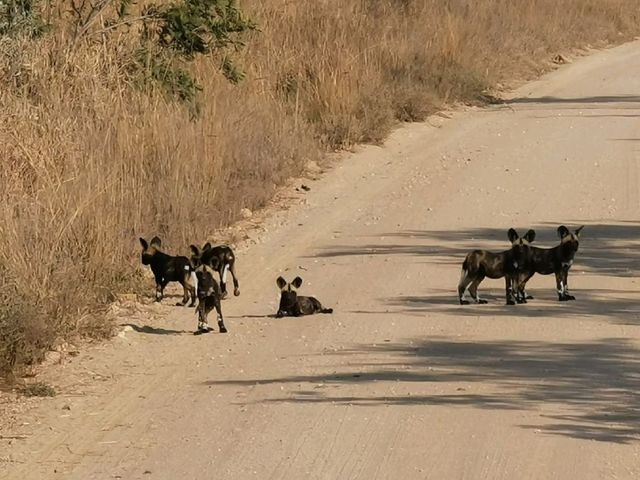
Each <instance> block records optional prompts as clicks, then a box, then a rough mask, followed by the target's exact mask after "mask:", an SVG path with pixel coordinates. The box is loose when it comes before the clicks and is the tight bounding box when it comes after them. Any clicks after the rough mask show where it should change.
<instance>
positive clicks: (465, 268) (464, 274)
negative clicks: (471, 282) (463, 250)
mask: <svg viewBox="0 0 640 480" xmlns="http://www.w3.org/2000/svg"><path fill="white" fill-rule="evenodd" d="M468 273H469V257H467V258H465V259H464V262H462V271H461V272H460V281H459V282H458V285H460V284H461V283H462V282H463V280H464V279H465V278H466V277H467V274H468Z"/></svg>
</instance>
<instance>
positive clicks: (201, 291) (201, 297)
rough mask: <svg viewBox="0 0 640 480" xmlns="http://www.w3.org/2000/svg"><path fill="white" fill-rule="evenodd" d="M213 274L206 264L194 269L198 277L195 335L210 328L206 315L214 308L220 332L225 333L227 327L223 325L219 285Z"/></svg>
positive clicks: (206, 331) (208, 330)
mask: <svg viewBox="0 0 640 480" xmlns="http://www.w3.org/2000/svg"><path fill="white" fill-rule="evenodd" d="M213 274H214V270H213V269H212V268H211V267H209V266H208V265H200V266H199V267H198V268H197V269H196V276H197V277H198V307H197V308H196V312H197V315H198V329H197V330H196V331H195V332H194V334H195V335H199V334H201V333H208V332H210V331H211V330H212V328H211V327H210V326H209V323H208V322H207V316H208V315H209V312H211V310H213V309H214V308H215V309H216V313H217V314H218V328H219V329H220V333H227V328H226V327H225V326H224V318H223V317H222V307H221V306H220V287H218V282H216V279H215V278H213Z"/></svg>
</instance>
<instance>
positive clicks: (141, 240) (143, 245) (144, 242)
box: [140, 237, 149, 250]
mask: <svg viewBox="0 0 640 480" xmlns="http://www.w3.org/2000/svg"><path fill="white" fill-rule="evenodd" d="M140 245H142V248H144V249H145V250H146V249H147V248H149V244H148V243H147V241H146V240H145V239H144V238H142V237H140Z"/></svg>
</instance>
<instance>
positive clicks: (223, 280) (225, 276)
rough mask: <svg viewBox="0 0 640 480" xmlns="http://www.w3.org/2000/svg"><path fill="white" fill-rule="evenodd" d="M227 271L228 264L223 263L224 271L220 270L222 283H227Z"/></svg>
mask: <svg viewBox="0 0 640 480" xmlns="http://www.w3.org/2000/svg"><path fill="white" fill-rule="evenodd" d="M228 271H229V264H228V263H225V265H224V269H223V270H222V283H227V272H228Z"/></svg>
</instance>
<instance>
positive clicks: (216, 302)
mask: <svg viewBox="0 0 640 480" xmlns="http://www.w3.org/2000/svg"><path fill="white" fill-rule="evenodd" d="M213 302H214V306H215V307H216V313H217V314H218V328H219V329H220V333H227V327H225V326H224V318H223V317H222V307H221V306H220V299H219V298H218V297H217V296H215V297H214V298H213Z"/></svg>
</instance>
